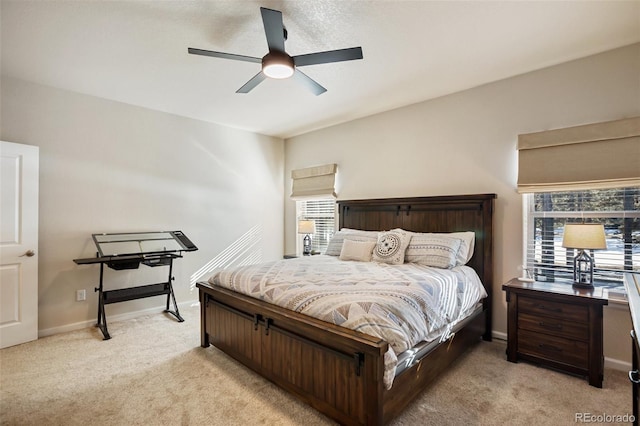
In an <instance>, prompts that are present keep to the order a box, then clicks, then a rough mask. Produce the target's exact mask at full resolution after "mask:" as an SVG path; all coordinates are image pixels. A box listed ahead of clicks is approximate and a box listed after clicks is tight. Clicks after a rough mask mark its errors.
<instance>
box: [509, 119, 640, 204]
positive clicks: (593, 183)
mask: <svg viewBox="0 0 640 426" xmlns="http://www.w3.org/2000/svg"><path fill="white" fill-rule="evenodd" d="M630 186H640V117H633V118H625V119H622V120H615V121H607V122H603V123H594V124H587V125H583V126H576V127H568V128H565V129H556V130H548V131H544V132H537V133H528V134H523V135H519V136H518V192H521V193H524V192H546V191H573V190H580V189H600V188H620V187H630Z"/></svg>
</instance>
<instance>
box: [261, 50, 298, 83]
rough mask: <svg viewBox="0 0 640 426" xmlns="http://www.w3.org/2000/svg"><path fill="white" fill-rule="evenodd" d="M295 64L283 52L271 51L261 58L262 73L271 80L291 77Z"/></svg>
mask: <svg viewBox="0 0 640 426" xmlns="http://www.w3.org/2000/svg"><path fill="white" fill-rule="evenodd" d="M294 68H295V63H294V61H293V58H292V57H291V56H289V55H287V54H286V53H285V52H280V51H278V50H272V51H271V52H269V53H267V54H266V55H264V57H263V58H262V72H263V73H264V74H265V75H266V76H267V77H271V78H288V77H291V76H292V75H293V71H294Z"/></svg>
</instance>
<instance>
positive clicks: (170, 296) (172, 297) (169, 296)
mask: <svg viewBox="0 0 640 426" xmlns="http://www.w3.org/2000/svg"><path fill="white" fill-rule="evenodd" d="M172 273H173V258H171V260H170V261H169V280H168V281H167V283H168V284H169V293H168V294H167V309H165V310H164V311H165V312H168V313H170V314H171V315H173V316H174V317H176V318H177V319H178V322H184V318H182V317H181V316H180V311H179V310H178V303H176V295H175V294H174V293H173V285H171V281H173V280H174V278H173V276H172ZM172 300H173V306H175V308H176V310H175V311H172V310H170V309H169V302H170V301H172Z"/></svg>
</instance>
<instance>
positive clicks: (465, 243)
mask: <svg viewBox="0 0 640 426" xmlns="http://www.w3.org/2000/svg"><path fill="white" fill-rule="evenodd" d="M410 234H411V236H412V238H411V239H412V242H413V237H416V236H418V237H421V236H437V237H445V238H452V239H460V240H461V243H460V247H459V248H458V252H457V253H456V263H455V265H454V266H461V265H466V264H467V263H469V260H471V257H472V256H473V250H474V248H475V241H476V234H475V232H473V231H466V232H438V233H435V232H428V233H420V232H411V233H410ZM415 241H416V242H418V241H421V240H420V239H417V240H415ZM407 250H408V251H410V252H411V253H413V254H415V252H416V248H415V247H411V243H409V247H408V248H407ZM407 262H409V260H407ZM415 263H419V262H415Z"/></svg>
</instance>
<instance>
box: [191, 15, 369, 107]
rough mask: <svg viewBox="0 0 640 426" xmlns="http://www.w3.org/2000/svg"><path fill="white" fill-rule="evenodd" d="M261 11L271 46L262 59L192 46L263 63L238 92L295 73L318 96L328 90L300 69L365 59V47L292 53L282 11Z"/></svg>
mask: <svg viewBox="0 0 640 426" xmlns="http://www.w3.org/2000/svg"><path fill="white" fill-rule="evenodd" d="M260 13H261V14H262V23H263V24H264V32H265V34H266V36H267V45H268V46H269V53H267V54H266V55H264V56H263V57H262V58H256V57H253V56H244V55H235V54H233V53H223V52H214V51H211V50H203V49H194V48H192V47H190V48H189V53H191V54H193V55H203V56H213V57H214V58H223V59H233V60H235V61H244V62H255V63H261V64H262V69H261V71H260V72H259V73H258V74H256V75H255V76H254V77H253V78H251V80H249V81H248V82H246V83H245V84H244V86H242V87H241V88H239V89H238V90H237V91H236V93H249V92H250V91H251V90H252V89H253V88H254V87H256V86H257V85H258V84H260V83H261V82H262V81H264V79H265V78H267V77H270V78H289V77H291V76H293V77H294V78H295V79H296V80H298V81H299V82H301V83H302V84H304V85H305V86H307V87H308V88H309V90H311V91H312V92H313V93H314V94H315V95H316V96H317V95H320V94H322V93H324V92H326V91H327V89H325V88H324V87H322V86H321V85H320V84H319V83H318V82H316V81H315V80H313V79H312V78H311V77H309V76H308V75H306V74H304V73H303V72H302V71H300V70H299V69H298V67H304V66H307V65H316V64H326V63H330V62H342V61H352V60H355V59H362V48H361V47H351V48H348V49H339V50H329V51H326V52H316V53H309V54H305V55H296V56H290V55H288V54H287V52H285V50H284V42H285V40H286V39H287V29H286V28H285V27H284V24H283V23H282V12H280V11H277V10H272V9H267V8H264V7H261V8H260Z"/></svg>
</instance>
